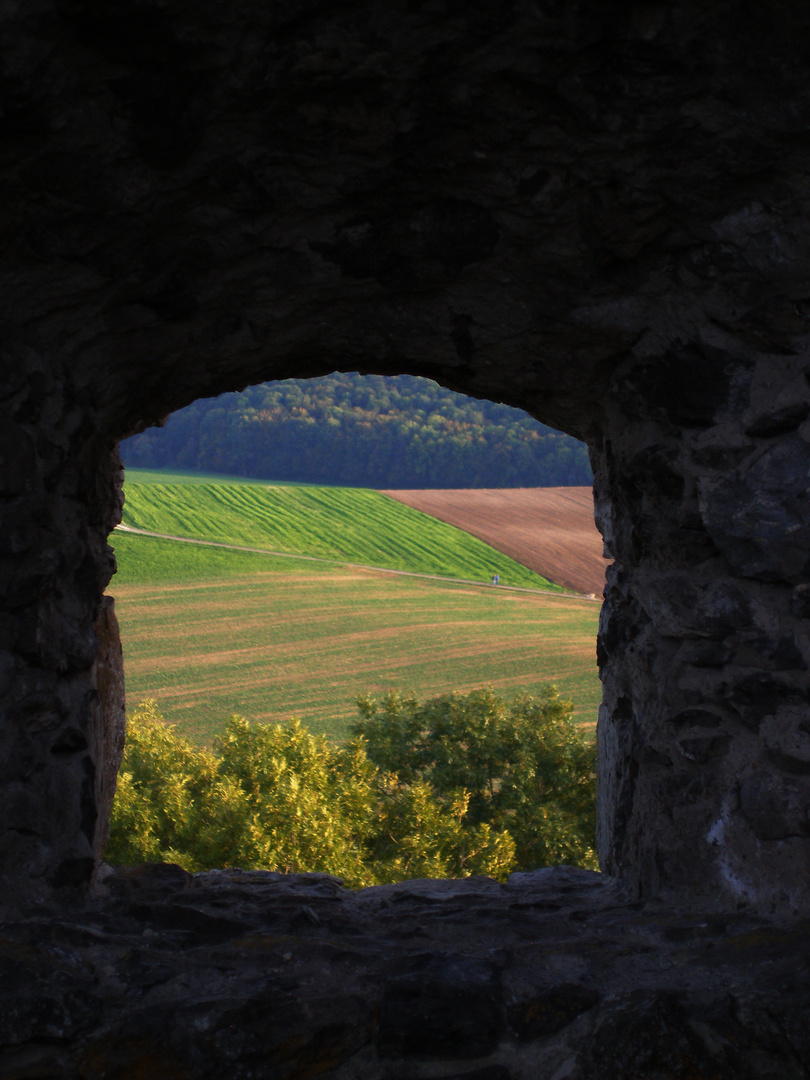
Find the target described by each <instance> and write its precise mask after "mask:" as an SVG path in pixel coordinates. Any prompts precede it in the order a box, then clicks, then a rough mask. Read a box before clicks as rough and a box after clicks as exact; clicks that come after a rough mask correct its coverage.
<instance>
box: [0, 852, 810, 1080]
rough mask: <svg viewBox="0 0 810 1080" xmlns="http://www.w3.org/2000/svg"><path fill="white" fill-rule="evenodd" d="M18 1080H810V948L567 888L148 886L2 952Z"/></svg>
mask: <svg viewBox="0 0 810 1080" xmlns="http://www.w3.org/2000/svg"><path fill="white" fill-rule="evenodd" d="M0 943H2V956H0V972H1V973H2V976H3V978H2V979H0V1075H3V1076H4V1077H19V1078H23V1077H35V1078H42V1080H46V1078H57V1077H59V1078H61V1080H102V1078H110V1077H116V1078H119V1077H120V1078H121V1080H123V1078H125V1077H135V1076H137V1077H142V1076H143V1077H150V1078H151V1077H156V1078H157V1077H160V1078H164V1077H166V1078H169V1077H172V1078H174V1077H177V1078H178V1080H179V1078H183V1080H208V1078H209V1077H210V1078H212V1080H213V1078H217V1080H218V1078H219V1077H222V1076H223V1075H227V1076H229V1077H233V1078H234V1080H288V1078H289V1080H292V1078H294V1077H307V1076H332V1077H335V1078H336V1080H350V1078H351V1080H396V1078H401V1077H409V1078H413V1080H432V1078H439V1077H442V1078H444V1080H538V1078H540V1077H543V1078H545V1077H548V1078H549V1080H552V1078H557V1080H630V1078H632V1080H657V1078H660V1080H665V1078H670V1077H684V1078H685V1077H696V1078H698V1077H699V1078H700V1080H794V1078H795V1080H803V1078H804V1077H806V1076H807V1073H808V1070H810V1036H809V1035H808V1030H807V1023H806V1017H807V1009H808V1007H810V990H809V989H808V982H807V966H808V963H809V962H810V953H809V950H808V938H807V934H806V931H805V930H802V929H801V928H795V929H792V930H790V931H787V932H785V931H782V932H776V931H774V929H773V927H772V926H769V925H768V924H767V923H766V922H765V921H764V920H763V919H761V918H758V917H756V916H752V915H750V914H744V913H739V912H738V913H733V914H726V915H724V916H722V917H718V916H712V915H706V914H705V913H703V914H700V915H698V914H692V915H683V914H681V915H678V914H675V913H673V912H672V911H669V910H667V909H666V908H664V907H662V905H660V904H656V903H655V902H649V903H646V904H645V903H644V902H641V903H635V904H630V905H628V904H627V903H622V902H621V901H620V900H619V898H618V897H617V896H616V894H615V890H614V889H613V888H612V887H611V886H610V885H609V884H606V882H605V879H604V876H603V875H600V874H594V873H592V872H590V871H585V870H571V869H569V868H566V867H554V868H553V869H549V870H541V871H539V872H536V873H530V874H515V875H513V876H512V878H511V879H510V881H509V883H508V884H507V885H506V886H502V885H498V884H496V882H494V881H491V880H489V879H487V878H469V879H467V880H465V881H439V882H435V881H434V882H426V881H416V882H405V883H403V884H401V885H385V886H378V887H376V888H372V889H365V890H363V891H362V892H359V893H351V892H349V891H348V890H346V889H343V888H341V886H340V884H339V883H338V882H337V881H336V880H335V879H334V878H328V877H326V876H325V875H320V874H313V875H297V876H296V875H290V876H289V877H285V876H284V875H280V874H262V873H255V872H254V873H244V874H243V873H240V872H239V871H227V870H226V871H212V872H209V873H207V874H198V875H196V876H195V877H193V878H192V877H191V876H190V875H188V874H185V873H184V872H183V871H182V870H180V868H179V867H176V866H161V867H139V868H137V869H136V870H135V871H119V872H118V873H115V874H113V875H111V876H110V877H108V878H106V880H105V882H104V896H103V899H102V897H99V899H98V900H96V901H95V902H94V903H91V904H87V905H84V906H82V907H80V908H78V909H74V910H70V911H67V912H65V913H64V914H63V916H62V917H61V918H60V919H59V920H53V919H52V918H48V917H47V916H44V917H43V915H42V914H32V915H31V916H30V917H29V918H28V919H26V920H24V921H20V922H17V923H16V924H15V925H13V926H11V927H5V928H4V929H3V931H2V934H0Z"/></svg>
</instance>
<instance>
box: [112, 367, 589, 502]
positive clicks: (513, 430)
mask: <svg viewBox="0 0 810 1080" xmlns="http://www.w3.org/2000/svg"><path fill="white" fill-rule="evenodd" d="M121 452H122V457H123V459H124V464H125V465H128V466H133V467H138V468H146V469H190V470H194V471H200V472H209V473H211V472H212V473H224V474H228V475H231V476H244V477H253V478H267V479H272V480H282V481H292V482H296V483H310V484H339V485H346V486H355V487H370V488H478V487H491V488H492V487H567V486H571V485H574V486H577V485H583V484H590V483H591V479H592V477H591V471H590V466H589V464H588V454H587V450H586V448H585V446H584V445H583V444H582V443H580V442H578V441H577V440H576V439H573V438H571V436H569V435H563V434H561V433H560V432H558V431H554V430H553V429H552V428H548V427H546V426H545V425H543V424H540V423H538V422H537V421H536V420H532V419H531V417H529V416H527V415H526V413H524V412H522V411H521V410H520V409H513V408H510V407H509V406H508V405H497V404H495V403H493V402H491V401H479V400H477V399H476V398H469V397H465V396H464V395H463V394H456V393H453V391H451V390H446V389H445V388H444V387H441V386H439V385H438V384H437V383H434V382H432V381H431V380H430V379H420V378H416V377H414V376H410V375H400V376H397V377H389V376H383V375H357V374H339V373H338V374H334V375H328V376H325V377H323V378H320V379H288V380H284V381H278V382H267V383H261V384H260V385H258V386H253V387H250V388H249V389H247V390H245V391H243V392H242V393H241V394H223V395H222V396H221V397H218V398H209V399H204V400H200V401H196V402H195V403H194V404H193V405H189V406H188V407H187V408H185V409H181V410H179V411H178V412H176V413H174V414H173V415H172V416H171V417H170V418H169V420H168V421H167V423H166V426H165V427H163V428H151V429H149V430H148V431H145V432H143V433H142V434H140V435H135V436H133V437H132V438H131V439H127V440H125V441H124V442H123V443H122V444H121Z"/></svg>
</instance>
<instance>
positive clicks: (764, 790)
mask: <svg viewBox="0 0 810 1080" xmlns="http://www.w3.org/2000/svg"><path fill="white" fill-rule="evenodd" d="M738 794H739V803H740V813H741V814H742V816H743V817H744V818H745V820H746V821H747V822H748V824H749V825H750V827H751V831H752V832H753V833H754V835H755V836H757V837H758V838H759V839H760V840H787V839H789V838H790V837H803V836H810V818H808V785H807V783H806V782H805V783H802V782H801V781H798V780H794V779H789V778H787V777H782V776H775V775H773V774H772V773H766V772H757V773H754V774H753V775H752V776H749V777H747V778H746V779H745V780H743V781H742V783H741V784H740V786H739V791H738Z"/></svg>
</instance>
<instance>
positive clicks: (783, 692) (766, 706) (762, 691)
mask: <svg viewBox="0 0 810 1080" xmlns="http://www.w3.org/2000/svg"><path fill="white" fill-rule="evenodd" d="M728 700H729V703H730V704H731V705H732V707H733V708H734V710H735V711H736V713H737V715H738V716H739V717H740V719H741V720H742V722H743V723H744V724H745V725H746V727H749V728H750V729H751V730H752V731H757V730H758V729H759V726H760V724H761V723H762V721H763V720H764V719H765V718H766V717H767V716H775V715H776V714H777V713H778V712H779V711H780V710H781V709H786V708H799V709H806V708H807V706H808V703H809V702H808V696H807V694H806V693H804V692H803V691H802V690H800V689H798V688H796V687H794V686H791V685H790V684H789V683H785V682H780V681H779V680H777V679H775V678H773V677H772V676H770V675H766V674H758V675H750V676H748V677H747V678H745V679H741V680H740V681H739V682H738V683H735V684H734V685H733V686H732V687H731V688H730V690H729V692H728Z"/></svg>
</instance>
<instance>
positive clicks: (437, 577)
mask: <svg viewBox="0 0 810 1080" xmlns="http://www.w3.org/2000/svg"><path fill="white" fill-rule="evenodd" d="M115 529H116V530H118V531H119V532H123V533H129V534H131V535H133V536H150V537H152V538H153V539H155V540H174V541H175V542H177V543H180V544H198V545H199V546H201V547H213V548H224V549H225V550H226V551H246V552H250V553H252V554H254V555H270V556H272V557H273V558H276V559H300V560H303V561H305V562H316V563H327V564H328V565H329V566H345V567H349V569H352V570H373V571H375V572H376V573H378V574H394V575H396V576H398V577H415V578H426V579H427V580H428V581H446V582H449V583H451V584H454V585H475V586H477V587H478V588H480V589H492V590H497V591H499V592H521V593H531V594H532V596H544V597H549V598H554V599H560V600H586V601H588V602H589V603H591V604H601V602H602V601H601V600H600V599H599V597H591V596H585V595H583V594H582V593H576V592H554V591H552V590H551V589H530V588H529V587H528V586H526V585H493V584H492V583H491V582H489V581H476V580H475V579H474V578H457V577H446V576H444V575H443V574H424V573H420V572H419V571H417V570H392V569H391V568H390V567H388V566H370V565H367V564H366V563H354V562H344V561H343V560H341V559H328V558H326V557H325V556H322V555H296V554H293V553H291V552H289V551H271V550H270V549H269V548H257V547H245V546H243V545H242V544H228V543H224V542H222V541H219V540H200V539H197V538H196V537H192V536H172V535H170V534H169V533H159V532H151V531H150V530H148V529H136V528H135V527H134V526H133V525H124V524H123V522H122V523H121V524H119V525H116V526H115Z"/></svg>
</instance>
